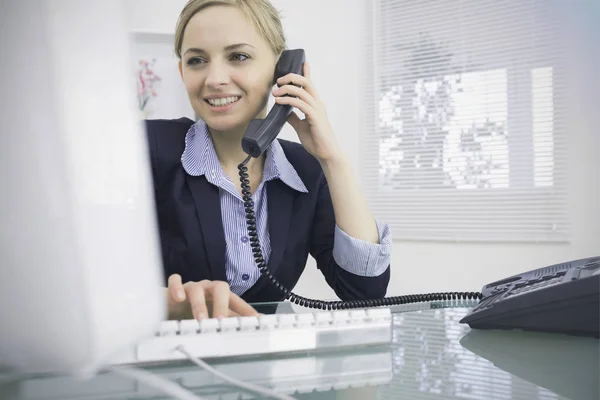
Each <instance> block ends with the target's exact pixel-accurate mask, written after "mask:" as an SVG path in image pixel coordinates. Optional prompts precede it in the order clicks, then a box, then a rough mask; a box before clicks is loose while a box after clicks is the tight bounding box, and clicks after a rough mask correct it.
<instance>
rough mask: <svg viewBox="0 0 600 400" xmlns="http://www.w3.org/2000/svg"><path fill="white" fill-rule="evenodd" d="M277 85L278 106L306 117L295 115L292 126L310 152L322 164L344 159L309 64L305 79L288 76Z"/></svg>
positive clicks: (305, 66) (274, 93)
mask: <svg viewBox="0 0 600 400" xmlns="http://www.w3.org/2000/svg"><path fill="white" fill-rule="evenodd" d="M277 84H278V85H279V86H280V87H278V88H276V89H275V90H273V96H275V102H276V103H277V104H285V105H290V106H292V107H295V108H297V109H298V110H300V111H301V112H302V113H303V114H304V115H305V116H306V118H305V119H300V117H299V116H298V114H296V113H295V112H292V113H291V114H290V117H289V118H288V123H289V124H290V125H292V127H293V128H294V130H295V131H296V133H297V134H298V138H299V139H300V142H301V143H302V145H303V146H304V148H305V149H306V151H308V152H309V153H310V154H312V155H313V156H314V157H315V158H317V160H319V162H320V163H326V162H328V161H330V160H332V159H334V158H336V157H340V155H341V150H340V147H339V146H338V144H337V141H336V139H335V136H334V134H333V130H332V129H331V125H330V124H329V119H328V117H327V112H326V111H325V105H324V104H323V102H322V101H321V99H320V98H319V95H318V94H317V91H316V90H315V88H314V86H313V84H312V83H311V81H310V67H309V65H308V63H304V76H302V75H298V74H287V75H285V76H283V77H281V78H279V79H278V80H277ZM286 94H287V95H290V96H292V97H289V96H285V95H286Z"/></svg>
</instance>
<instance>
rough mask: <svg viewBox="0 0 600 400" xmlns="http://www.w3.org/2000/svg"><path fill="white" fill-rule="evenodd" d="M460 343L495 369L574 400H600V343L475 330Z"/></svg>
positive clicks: (580, 339) (563, 336)
mask: <svg viewBox="0 0 600 400" xmlns="http://www.w3.org/2000/svg"><path fill="white" fill-rule="evenodd" d="M460 344H461V345H462V346H464V347H465V348H466V349H468V350H470V351H472V352H473V353H475V354H477V355H478V356H481V357H483V358H485V359H487V360H489V361H491V362H492V363H493V364H494V366H496V367H498V368H500V369H502V370H503V371H506V372H508V373H510V374H512V375H514V376H518V377H519V378H521V379H524V380H525V381H528V382H532V383H535V384H536V385H539V386H541V387H543V388H546V389H549V390H550V391H551V392H554V393H557V394H560V395H561V396H564V397H567V398H569V399H572V400H588V399H600V388H599V379H600V341H598V340H597V339H594V338H577V339H574V338H572V337H570V336H566V335H552V334H542V335H537V334H532V333H531V332H502V331H492V332H481V331H471V332H469V333H468V334H467V335H466V336H464V337H463V338H462V339H461V340H460Z"/></svg>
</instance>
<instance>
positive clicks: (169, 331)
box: [158, 321, 179, 336]
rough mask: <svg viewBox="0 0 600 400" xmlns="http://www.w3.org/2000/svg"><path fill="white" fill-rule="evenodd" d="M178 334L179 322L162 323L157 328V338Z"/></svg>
mask: <svg viewBox="0 0 600 400" xmlns="http://www.w3.org/2000/svg"><path fill="white" fill-rule="evenodd" d="M178 332H179V321H163V322H161V323H160V326H159V328H158V335H159V336H170V335H177V333H178Z"/></svg>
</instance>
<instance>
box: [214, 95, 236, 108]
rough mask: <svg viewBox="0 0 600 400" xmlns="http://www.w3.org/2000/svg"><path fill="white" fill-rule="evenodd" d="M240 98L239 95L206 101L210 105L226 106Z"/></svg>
mask: <svg viewBox="0 0 600 400" xmlns="http://www.w3.org/2000/svg"><path fill="white" fill-rule="evenodd" d="M239 99H240V98H239V97H237V96H236V97H224V98H222V99H208V102H209V103H210V105H211V106H217V107H219V106H226V105H228V104H231V103H235V102H236V101H238V100H239Z"/></svg>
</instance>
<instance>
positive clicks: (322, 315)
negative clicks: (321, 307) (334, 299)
mask: <svg viewBox="0 0 600 400" xmlns="http://www.w3.org/2000/svg"><path fill="white" fill-rule="evenodd" d="M315 320H316V324H317V325H318V326H322V325H330V324H331V322H332V321H333V316H332V315H331V312H328V311H322V312H318V313H316V314H315Z"/></svg>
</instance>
